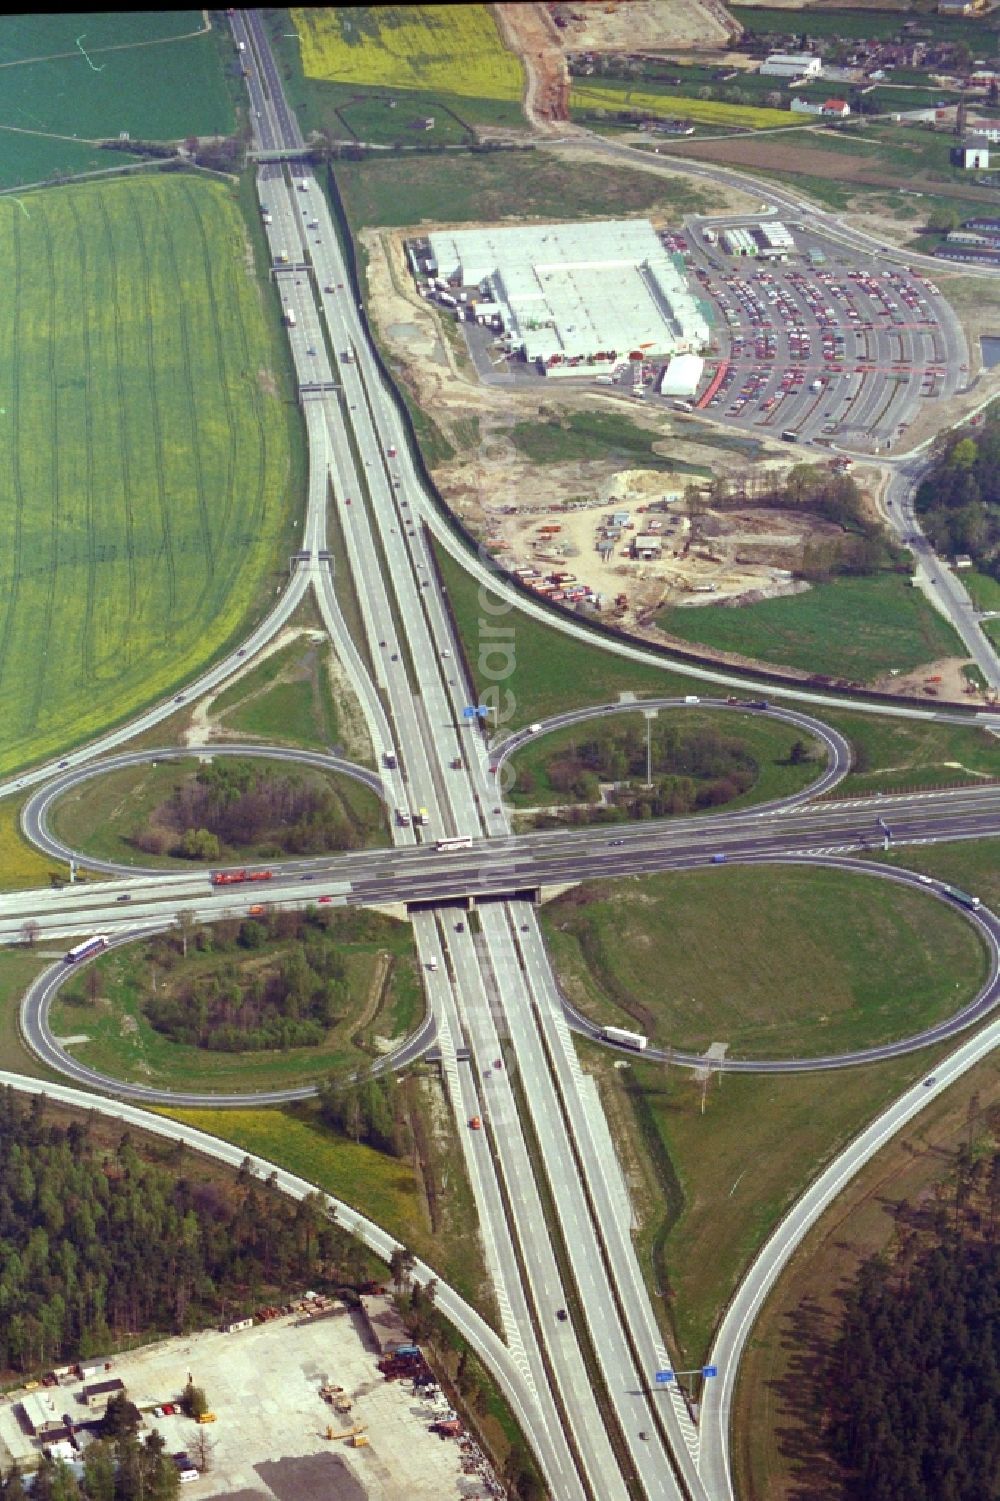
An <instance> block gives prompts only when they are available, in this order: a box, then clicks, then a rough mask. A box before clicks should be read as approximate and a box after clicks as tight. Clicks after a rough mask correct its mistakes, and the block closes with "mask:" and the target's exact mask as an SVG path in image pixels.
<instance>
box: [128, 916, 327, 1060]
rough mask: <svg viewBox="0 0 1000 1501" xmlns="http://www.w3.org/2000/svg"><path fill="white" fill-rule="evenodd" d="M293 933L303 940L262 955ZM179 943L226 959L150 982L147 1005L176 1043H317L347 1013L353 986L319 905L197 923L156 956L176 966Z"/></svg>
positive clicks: (243, 1047) (220, 1047) (224, 1047)
mask: <svg viewBox="0 0 1000 1501" xmlns="http://www.w3.org/2000/svg"><path fill="white" fill-rule="evenodd" d="M234 929H235V932H234ZM287 938H294V939H295V940H297V941H296V942H295V943H294V946H292V947H291V948H289V949H286V950H285V951H284V952H279V953H277V954H274V955H273V956H272V957H270V958H267V959H266V960H265V959H264V958H263V956H257V951H258V950H259V949H261V948H263V947H265V945H267V944H268V943H269V942H271V941H273V940H281V939H287ZM178 942H180V944H181V945H182V947H184V948H186V947H187V946H188V945H189V944H191V945H193V946H194V947H195V948H196V949H197V950H198V951H199V952H200V953H211V952H214V953H216V954H218V955H219V962H218V963H217V964H215V965H213V966H212V967H211V968H210V969H208V970H207V971H206V970H205V969H204V967H202V968H200V969H199V971H198V972H197V973H190V972H187V971H185V972H183V973H180V972H178V973H175V974H172V975H170V977H169V979H168V981H167V983H165V984H164V983H162V982H159V981H158V982H157V986H156V989H155V990H154V989H153V988H152V981H150V982H149V984H150V988H149V989H148V990H147V991H146V992H145V993H144V995H143V998H142V1007H143V1010H144V1012H145V1014H146V1016H147V1018H148V1019H149V1022H150V1024H151V1025H152V1026H153V1027H155V1028H156V1030H157V1031H158V1032H162V1033H163V1034H164V1035H165V1036H167V1037H169V1038H170V1039H171V1041H172V1042H180V1043H187V1044H189V1045H191V1046H193V1047H200V1048H206V1049H208V1050H209V1051H211V1052H220V1053H238V1052H252V1051H259V1050H261V1049H269V1048H290V1047H314V1046H315V1045H316V1044H317V1043H320V1042H322V1041H323V1038H324V1037H325V1035H326V1033H327V1031H328V1030H329V1028H330V1027H332V1026H333V1025H334V1024H335V1023H336V1022H338V1021H339V1020H340V1017H341V1015H342V1014H343V1010H344V1006H345V1004H346V1001H347V998H348V986H347V970H346V966H345V964H344V958H343V955H342V953H341V945H340V942H339V939H338V935H337V932H336V930H335V929H333V928H332V927H329V926H327V925H326V924H325V923H324V921H323V919H322V918H321V917H320V915H319V913H318V912H306V913H301V912H296V913H284V912H275V913H270V914H266V915H265V918H264V920H263V921H261V920H258V919H250V920H248V921H246V922H240V923H226V924H222V925H218V926H217V928H216V929H213V928H209V927H204V928H193V929H192V931H191V932H190V933H187V932H182V933H180V934H179V936H178V937H174V936H173V935H171V936H170V937H168V938H166V939H164V940H160V942H159V943H158V944H157V945H155V947H154V953H155V955H156V956H157V957H166V958H167V960H168V963H169V964H170V965H171V967H172V966H173V965H174V964H175V963H176V956H177V947H176V946H177V943H178ZM250 953H253V954H254V955H255V956H256V957H255V958H254V960H253V962H252V963H248V960H247V956H248V954H250ZM240 956H242V962H240Z"/></svg>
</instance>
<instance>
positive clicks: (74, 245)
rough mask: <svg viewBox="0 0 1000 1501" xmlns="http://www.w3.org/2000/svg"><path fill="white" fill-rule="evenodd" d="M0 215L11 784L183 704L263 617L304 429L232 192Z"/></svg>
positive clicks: (97, 197)
mask: <svg viewBox="0 0 1000 1501" xmlns="http://www.w3.org/2000/svg"><path fill="white" fill-rule="evenodd" d="M25 208H26V209H27V210H28V212H27V213H26V212H25ZM0 221H2V224H3V227H4V231H5V232H4V234H3V236H2V237H0V267H2V269H3V272H4V278H5V282H6V284H7V286H8V289H9V293H10V295H9V296H8V298H7V299H6V301H5V303H4V309H5V312H3V313H0V406H3V407H4V408H5V409H6V411H7V413H8V416H7V419H6V421H7V423H8V432H9V435H10V441H11V463H10V465H9V466H8V468H7V470H6V481H5V482H0V539H2V542H3V546H2V549H0V552H2V556H3V558H4V560H5V562H4V565H2V566H3V572H4V580H3V582H4V593H5V611H4V615H5V624H4V625H3V627H2V629H0V712H2V717H3V722H4V728H5V734H4V744H3V747H2V750H0V771H7V770H10V769H13V768H14V767H16V766H18V765H23V764H25V763H27V762H30V761H33V760H37V759H39V758H40V757H42V756H44V755H47V754H51V753H52V752H53V751H56V750H66V749H67V748H68V747H69V746H70V745H72V744H75V743H79V742H81V741H83V740H86V739H87V738H89V737H90V736H92V735H93V734H95V733H96V732H97V731H98V730H101V729H103V728H105V727H106V726H107V725H108V724H109V723H110V722H113V721H118V720H121V719H123V718H125V717H127V716H128V715H129V714H131V713H133V712H135V711H136V710H137V709H138V708H139V707H140V706H141V705H142V704H143V703H146V702H149V701H150V700H151V699H153V698H159V697H162V696H163V695H164V694H166V693H169V692H170V691H172V690H173V689H174V688H175V687H177V686H179V685H180V684H181V683H182V682H184V681H185V679H187V678H189V677H190V676H191V674H192V673H193V672H195V671H197V670H198V669H199V668H201V667H202V666H204V664H205V663H206V662H207V661H208V660H210V659H211V658H212V657H213V656H215V655H217V654H218V653H219V652H220V651H221V650H223V649H224V648H225V647H226V646H227V645H228V644H229V643H231V642H232V641H233V640H234V638H236V637H237V636H238V634H239V633H240V632H241V631H242V630H244V629H245V627H246V625H247V622H248V620H250V619H252V618H255V617H257V616H259V615H260V614H261V613H262V611H263V609H264V608H265V607H266V605H267V604H268V602H269V601H270V600H271V599H273V596H274V575H273V574H272V573H271V572H270V570H271V568H272V567H273V565H274V562H275V559H276V557H277V556H279V555H281V554H282V553H283V551H284V550H285V549H286V548H287V545H288V542H289V541H290V539H291V537H292V525H293V523H292V519H291V510H290V500H289V498H288V497H289V491H290V490H291V489H292V486H293V482H294V478H295V475H294V472H293V467H292V457H291V456H292V451H293V449H295V448H297V446H298V444H299V442H300V437H299V429H298V420H297V417H296V415H295V412H294V409H292V408H289V407H287V406H286V405H285V404H284V402H283V401H282V399H281V393H280V392H279V390H278V389H277V388H276V385H275V371H279V372H283V370H284V360H285V355H284V354H283V352H282V349H281V346H280V344H279V342H278V329H277V323H276V320H274V322H273V323H272V324H271V325H270V326H269V324H268V322H267V321H266V320H265V318H264V315H263V307H262V303H261V297H260V293H259V292H258V290H257V288H256V286H255V285H254V282H253V281H252V279H251V278H250V276H249V275H248V274H247V251H248V246H247V240H246V233H245V230H244V227H243V223H242V220H241V217H240V214H239V209H238V206H237V202H236V200H235V198H234V194H233V192H232V190H230V189H229V188H227V187H223V186H221V185H219V184H218V183H214V182H207V181H204V180H201V179H194V178H191V177H189V176H187V175H175V176H172V177H169V178H168V177H155V178H153V177H146V178H142V179H130V180H117V181H114V182H109V183H104V184H101V185H100V186H96V185H89V184H88V185H86V186H75V187H69V188H66V189H64V190H63V191H62V192H60V193H59V194H51V193H44V194H36V195H29V196H28V197H27V198H25V200H24V207H22V206H21V205H20V204H18V203H14V202H12V201H10V200H7V201H3V202H0ZM66 372H75V374H72V375H71V376H68V375H67V374H66Z"/></svg>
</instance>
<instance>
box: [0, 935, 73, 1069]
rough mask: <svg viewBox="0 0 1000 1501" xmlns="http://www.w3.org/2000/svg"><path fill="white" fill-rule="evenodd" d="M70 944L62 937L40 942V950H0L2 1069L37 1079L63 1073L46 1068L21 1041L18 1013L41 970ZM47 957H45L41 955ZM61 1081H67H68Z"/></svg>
mask: <svg viewBox="0 0 1000 1501" xmlns="http://www.w3.org/2000/svg"><path fill="white" fill-rule="evenodd" d="M66 947H67V945H66V944H65V943H63V942H62V941H61V940H59V941H57V942H55V943H52V944H47V945H46V944H41V943H40V944H39V945H38V952H37V953H29V952H28V951H27V950H26V949H24V948H20V947H18V948H11V949H0V1068H2V1069H5V1070H6V1071H7V1072H8V1073H12V1074H30V1075H31V1076H32V1078H36V1079H60V1078H61V1076H60V1075H59V1074H57V1073H55V1072H54V1070H52V1069H50V1068H46V1067H45V1065H44V1064H42V1063H40V1062H39V1061H38V1059H37V1058H36V1057H35V1055H34V1053H31V1052H29V1051H28V1049H27V1048H26V1047H25V1045H24V1043H23V1042H22V1040H21V1029H20V1026H19V1025H18V1013H19V1011H20V1007H21V997H22V995H23V994H24V992H25V990H26V989H27V987H28V986H29V985H30V984H31V982H32V980H34V979H35V978H36V977H37V976H38V975H39V974H41V972H42V970H43V969H45V968H47V966H48V965H49V964H51V962H52V960H53V959H56V958H59V957H61V955H62V954H64V953H65V951H66ZM43 955H44V956H47V957H42V956H43ZM62 1082H64V1083H65V1080H63V1081H62Z"/></svg>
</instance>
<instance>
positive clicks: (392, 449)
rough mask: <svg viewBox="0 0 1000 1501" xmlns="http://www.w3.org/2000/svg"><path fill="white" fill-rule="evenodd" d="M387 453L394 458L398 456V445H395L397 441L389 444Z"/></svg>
mask: <svg viewBox="0 0 1000 1501" xmlns="http://www.w3.org/2000/svg"><path fill="white" fill-rule="evenodd" d="M386 453H387V454H388V455H389V457H390V459H394V458H395V457H396V445H395V443H390V444H389V447H388V448H387V449H386Z"/></svg>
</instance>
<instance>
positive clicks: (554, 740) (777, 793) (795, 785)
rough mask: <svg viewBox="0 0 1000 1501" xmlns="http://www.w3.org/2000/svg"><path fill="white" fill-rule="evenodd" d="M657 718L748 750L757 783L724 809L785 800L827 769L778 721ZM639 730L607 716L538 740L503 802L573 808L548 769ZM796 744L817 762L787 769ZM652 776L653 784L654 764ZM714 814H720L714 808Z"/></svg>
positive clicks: (630, 719) (674, 712) (515, 762)
mask: <svg viewBox="0 0 1000 1501" xmlns="http://www.w3.org/2000/svg"><path fill="white" fill-rule="evenodd" d="M661 716H662V718H663V719H664V720H669V721H670V722H671V723H672V724H676V726H677V728H678V729H681V730H684V731H691V732H695V733H697V732H698V731H703V730H715V731H717V732H718V733H719V734H720V735H722V736H724V737H725V738H726V739H734V740H739V741H740V742H741V743H742V744H743V745H744V746H745V747H746V750H747V751H748V752H749V754H750V755H751V757H752V758H753V761H754V763H755V765H756V770H757V777H756V780H755V782H754V785H753V787H752V788H751V789H750V790H749V791H748V792H744V793H742V794H741V795H740V796H739V797H735V798H733V799H731V801H729V802H728V803H726V805H725V806H726V808H727V809H728V808H744V807H749V806H751V805H752V804H754V803H760V802H765V801H768V800H770V799H771V798H778V797H788V796H790V795H791V794H792V793H793V792H798V791H799V790H800V789H801V788H803V787H806V786H808V785H809V783H810V782H813V781H815V780H816V778H817V777H818V776H819V774H820V772H821V770H822V769H823V767H824V766H825V764H826V757H825V754H824V752H823V749H822V747H821V746H820V745H819V744H818V742H816V741H811V740H810V739H809V737H803V735H802V732H801V731H800V730H796V729H794V728H793V727H792V726H791V725H788V724H782V723H781V721H780V720H777V719H769V718H768V717H767V716H762V715H753V714H741V715H736V714H734V713H732V712H730V711H728V710H727V711H724V712H723V711H718V712H716V713H714V714H713V713H711V712H709V711H707V710H702V709H695V708H687V707H686V708H683V709H680V708H678V709H664V710H662V711H661ZM637 724H638V727H639V729H640V731H642V730H643V729H644V728H645V725H644V721H643V720H642V719H641V718H639V717H638V715H637V713H633V714H630V715H628V716H625V715H622V717H621V718H618V717H617V716H611V717H609V718H608V719H600V720H596V719H595V720H591V721H589V722H588V721H586V720H585V721H584V722H583V723H582V724H580V725H570V726H568V727H567V728H566V729H562V730H555V731H554V732H553V733H552V734H550V735H542V736H541V737H540V738H539V739H537V740H532V741H530V742H529V743H528V744H527V745H526V746H525V747H524V749H523V750H522V751H519V752H518V754H517V755H516V756H513V757H511V760H510V763H509V764H510V766H511V767H512V769H513V772H514V777H515V780H514V784H513V786H512V787H511V788H510V790H509V791H508V792H507V793H506V796H507V797H508V799H509V801H510V802H511V803H512V804H513V806H514V807H515V808H527V807H531V808H537V807H544V806H545V805H547V804H550V803H562V804H565V803H572V802H574V801H575V799H574V798H573V795H572V793H569V792H563V791H559V790H557V789H556V788H554V787H553V786H552V784H551V782H550V780H549V777H548V773H547V767H548V766H549V764H550V763H551V762H552V761H553V760H556V759H558V758H559V757H560V756H561V755H563V754H565V753H567V752H569V753H572V752H573V751H574V750H575V748H576V746H578V745H579V744H581V743H583V742H586V741H588V740H591V739H593V738H595V737H599V738H600V740H601V742H602V743H603V744H607V743H608V742H609V741H611V740H612V739H614V740H616V741H618V742H619V743H621V742H622V732H623V731H624V730H625V729H626V728H631V729H634V728H635V727H636V725H637ZM800 739H805V740H806V743H807V744H808V746H809V749H810V751H811V752H812V754H813V755H814V756H815V758H816V759H815V760H812V761H808V762H801V763H799V764H797V765H791V764H789V760H788V757H789V753H790V751H791V748H792V746H793V744H794V743H795V742H796V741H797V740H800ZM525 773H528V774H530V777H531V779H532V781H531V784H530V789H529V790H528V791H525V790H523V786H522V783H523V781H524V776H525ZM653 775H654V778H655V776H656V765H655V761H654V766H653ZM712 811H715V812H718V811H719V810H718V808H716V809H714V810H712Z"/></svg>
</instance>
